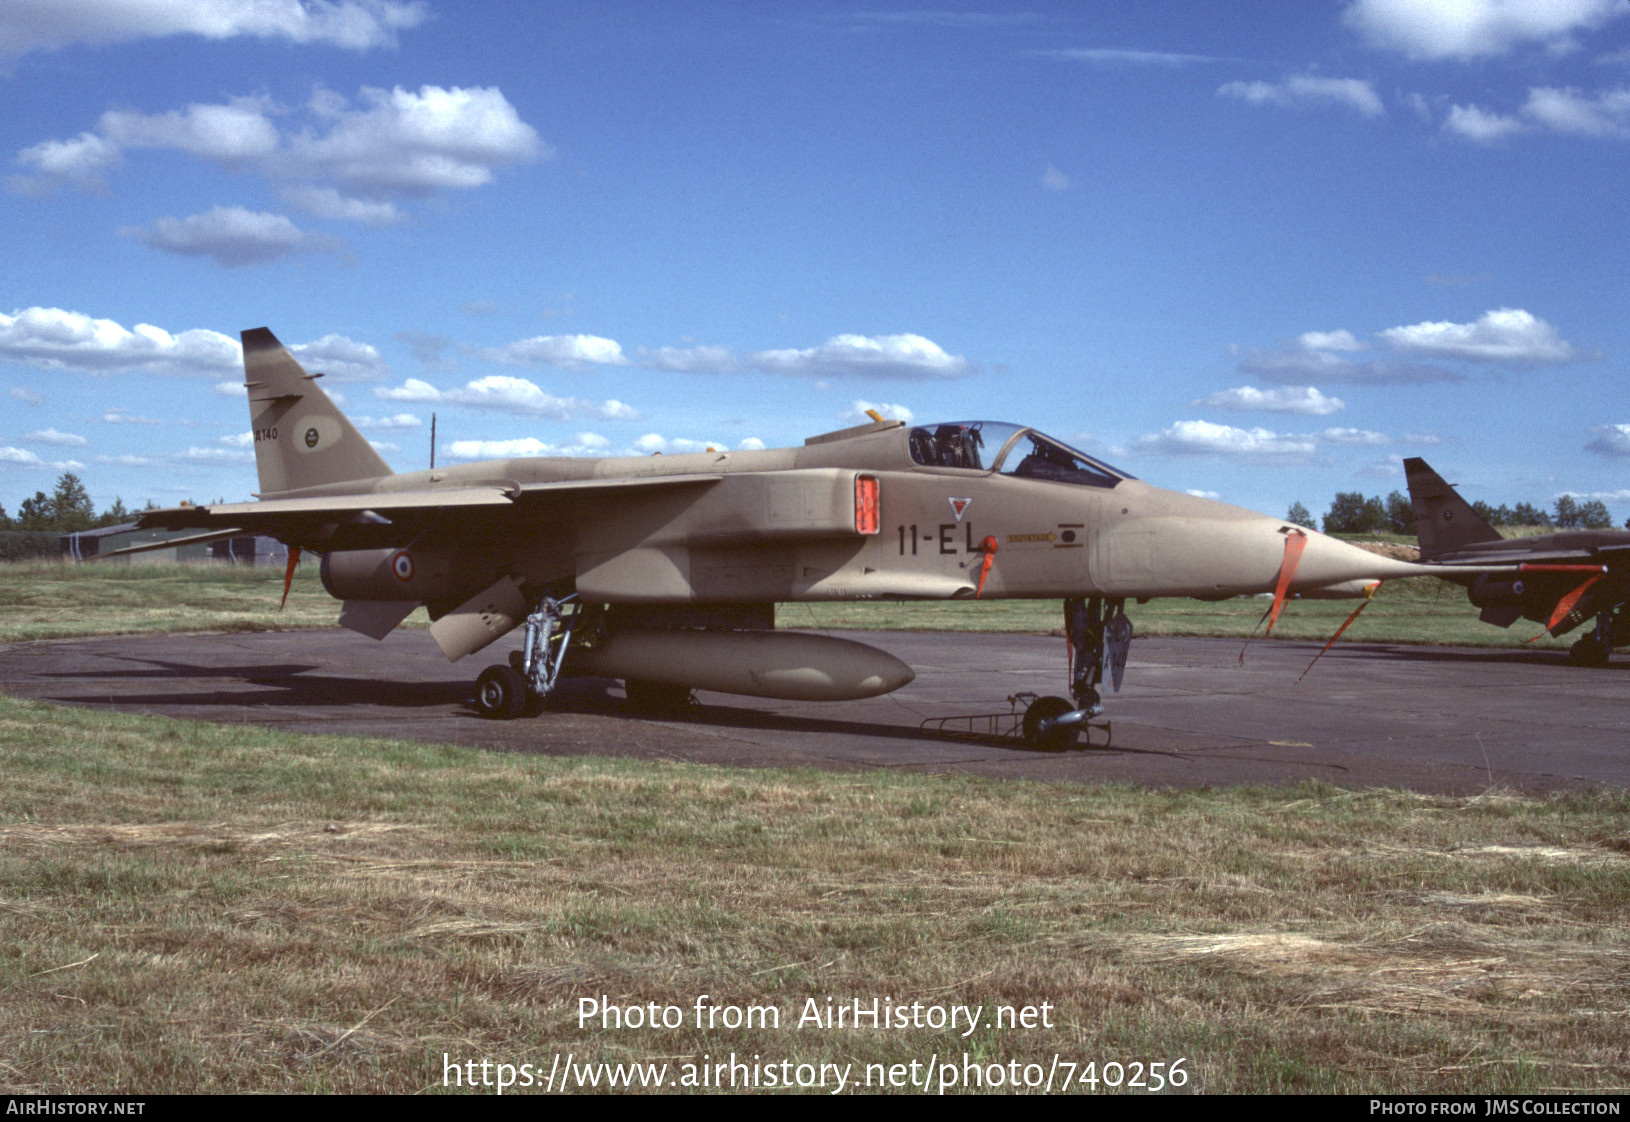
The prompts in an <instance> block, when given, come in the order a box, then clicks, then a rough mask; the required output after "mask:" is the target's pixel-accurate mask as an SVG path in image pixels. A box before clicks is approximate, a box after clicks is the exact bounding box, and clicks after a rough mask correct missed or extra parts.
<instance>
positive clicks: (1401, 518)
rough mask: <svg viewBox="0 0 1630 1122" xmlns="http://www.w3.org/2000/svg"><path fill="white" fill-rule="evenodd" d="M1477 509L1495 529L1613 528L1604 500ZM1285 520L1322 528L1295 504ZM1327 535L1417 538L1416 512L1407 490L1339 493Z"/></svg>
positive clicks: (1326, 524) (1566, 498) (1478, 506)
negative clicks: (1550, 507) (1383, 493)
mask: <svg viewBox="0 0 1630 1122" xmlns="http://www.w3.org/2000/svg"><path fill="white" fill-rule="evenodd" d="M1472 509H1473V510H1475V511H1476V512H1477V513H1478V515H1479V516H1480V517H1481V518H1482V519H1483V520H1484V521H1485V522H1487V523H1489V525H1491V526H1542V527H1544V528H1546V529H1552V530H1610V529H1612V528H1613V515H1612V514H1610V513H1609V512H1608V509H1607V504H1606V503H1604V502H1602V501H1601V500H1600V499H1586V500H1585V501H1584V502H1580V501H1579V500H1578V499H1576V498H1574V497H1573V496H1572V495H1563V496H1561V497H1560V498H1558V499H1557V500H1556V506H1555V509H1554V510H1552V511H1547V510H1543V509H1541V508H1539V507H1535V506H1532V505H1530V504H1528V503H1518V504H1517V505H1516V506H1507V505H1506V504H1504V503H1501V504H1500V505H1499V506H1490V505H1489V504H1488V503H1485V502H1483V501H1482V500H1478V501H1477V502H1474V503H1472ZM1285 521H1287V522H1294V523H1296V524H1297V525H1298V526H1306V527H1307V528H1308V529H1310V530H1316V529H1318V528H1319V527H1317V526H1315V525H1314V524H1313V515H1312V514H1311V513H1309V512H1308V509H1307V507H1305V506H1303V505H1302V504H1301V503H1300V502H1295V503H1292V504H1291V506H1290V512H1289V513H1288V514H1286V515H1285ZM1625 527H1626V528H1630V520H1627V521H1626V522H1625ZM1324 532H1325V533H1327V534H1384V533H1391V534H1407V535H1412V534H1414V533H1415V509H1414V507H1412V506H1411V505H1410V502H1409V497H1408V496H1407V495H1405V494H1404V493H1403V492H1401V491H1394V492H1393V493H1392V494H1390V495H1388V496H1387V497H1386V498H1385V499H1383V498H1381V497H1380V496H1379V495H1372V496H1369V497H1367V498H1366V497H1365V495H1364V493H1363V492H1362V491H1338V492H1336V497H1335V500H1334V501H1333V502H1331V504H1330V509H1329V510H1328V511H1327V512H1325V516H1324Z"/></svg>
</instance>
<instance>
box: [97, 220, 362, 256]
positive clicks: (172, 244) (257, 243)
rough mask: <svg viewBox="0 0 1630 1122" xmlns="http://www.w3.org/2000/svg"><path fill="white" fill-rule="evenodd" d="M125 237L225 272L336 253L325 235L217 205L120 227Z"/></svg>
mask: <svg viewBox="0 0 1630 1122" xmlns="http://www.w3.org/2000/svg"><path fill="white" fill-rule="evenodd" d="M119 233H120V234H122V235H124V236H126V237H133V238H138V239H140V240H141V241H143V242H146V243H147V244H148V245H150V246H152V247H153V248H154V249H162V250H164V251H165V252H166V253H176V254H180V255H181V256H183V257H208V258H209V259H210V260H212V261H214V262H215V263H216V264H217V265H223V266H225V267H226V268H229V269H235V268H240V267H242V266H244V265H264V264H266V263H267V262H270V261H276V260H277V259H279V258H281V257H290V256H293V255H294V254H297V253H341V252H343V246H342V243H341V242H340V240H339V239H338V238H336V237H334V236H332V235H330V234H319V233H314V232H311V231H307V230H302V229H300V228H299V227H298V226H296V225H295V224H294V223H293V222H291V221H290V220H289V219H288V217H287V216H285V215H281V214H268V213H266V212H264V211H252V210H247V209H245V208H244V207H241V206H218V207H214V208H213V209H211V210H208V211H205V212H204V213H203V214H194V215H191V216H189V217H187V218H160V219H156V220H155V221H154V222H153V225H152V226H151V227H140V226H126V227H123V228H122V229H120V231H119Z"/></svg>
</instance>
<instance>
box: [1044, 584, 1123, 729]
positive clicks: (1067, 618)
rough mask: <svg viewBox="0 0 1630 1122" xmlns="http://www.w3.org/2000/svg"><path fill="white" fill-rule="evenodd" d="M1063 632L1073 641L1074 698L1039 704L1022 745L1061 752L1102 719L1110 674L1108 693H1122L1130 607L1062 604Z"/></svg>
mask: <svg viewBox="0 0 1630 1122" xmlns="http://www.w3.org/2000/svg"><path fill="white" fill-rule="evenodd" d="M1064 631H1065V634H1066V635H1067V636H1069V640H1070V697H1071V698H1072V699H1073V702H1072V701H1071V700H1066V699H1065V698H1062V697H1042V698H1037V699H1036V700H1035V701H1034V702H1032V703H1031V705H1030V707H1029V708H1028V709H1026V710H1025V714H1024V739H1025V743H1027V744H1029V745H1030V746H1031V747H1034V748H1040V749H1042V750H1043V751H1048V752H1062V751H1064V750H1065V749H1067V748H1069V747H1070V746H1071V745H1073V744H1074V743H1075V742H1076V738H1077V737H1078V736H1079V735H1080V733H1081V728H1082V726H1083V725H1085V724H1086V723H1087V722H1089V721H1091V720H1092V719H1093V718H1094V717H1101V716H1103V714H1104V705H1103V700H1102V698H1101V697H1100V696H1099V694H1098V687H1099V686H1100V685H1101V684H1103V680H1104V670H1105V669H1106V667H1107V669H1108V670H1109V682H1110V689H1111V690H1113V691H1115V692H1117V693H1119V692H1120V688H1121V677H1122V676H1123V675H1124V674H1125V673H1126V655H1127V651H1128V649H1129V648H1130V647H1131V645H1132V621H1131V620H1130V619H1128V618H1127V617H1126V601H1125V600H1110V599H1105V598H1104V597H1101V596H1094V597H1092V598H1091V599H1079V598H1077V599H1073V600H1066V601H1064Z"/></svg>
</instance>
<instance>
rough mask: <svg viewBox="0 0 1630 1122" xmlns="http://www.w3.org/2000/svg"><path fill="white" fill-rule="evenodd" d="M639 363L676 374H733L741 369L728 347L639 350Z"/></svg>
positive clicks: (734, 354) (733, 352) (738, 360)
mask: <svg viewBox="0 0 1630 1122" xmlns="http://www.w3.org/2000/svg"><path fill="white" fill-rule="evenodd" d="M639 363H640V365H641V366H649V367H651V368H652V369H653V370H669V371H673V372H674V373H677V374H734V373H735V372H736V371H738V370H740V369H741V360H740V359H738V358H737V357H736V352H735V351H734V350H732V349H731V348H729V347H721V346H696V347H655V348H652V349H650V350H647V349H646V348H644V347H641V348H640V349H639Z"/></svg>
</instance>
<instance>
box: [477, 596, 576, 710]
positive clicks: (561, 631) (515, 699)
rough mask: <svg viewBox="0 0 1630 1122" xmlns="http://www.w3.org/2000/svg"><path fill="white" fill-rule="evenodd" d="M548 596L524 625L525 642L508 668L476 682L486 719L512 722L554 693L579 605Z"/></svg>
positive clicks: (495, 670) (487, 673)
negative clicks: (514, 718) (511, 719)
mask: <svg viewBox="0 0 1630 1122" xmlns="http://www.w3.org/2000/svg"><path fill="white" fill-rule="evenodd" d="M575 599H576V598H575V597H573V596H567V597H565V598H564V599H561V600H556V599H555V598H554V597H553V596H545V597H544V598H543V599H542V600H540V601H539V602H538V606H537V608H535V609H534V610H533V612H532V614H531V615H529V616H527V617H526V622H525V623H524V624H523V625H522V627H523V628H524V633H525V636H526V642H525V643H524V644H523V645H522V647H521V649H520V650H519V651H516V652H514V653H513V654H511V655H510V664H509V665H508V666H490V667H488V668H487V669H486V670H484V671H482V672H481V677H479V678H477V679H476V687H475V708H476V711H477V712H478V713H480V714H481V715H482V716H483V717H490V718H493V719H494V720H505V721H507V720H509V719H510V718H512V717H519V716H520V715H521V714H522V713H523V712H526V711H527V710H528V709H538V708H542V706H543V704H544V702H546V701H548V699H549V695H550V694H552V693H553V692H554V691H555V683H556V682H557V681H559V679H560V667H561V664H562V663H563V662H565V661H566V650H567V648H568V647H570V646H571V643H572V627H573V625H574V624H575V623H576V622H577V615H578V609H579V607H580V605H578V604H576V603H574V602H573V601H574V600H575Z"/></svg>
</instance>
